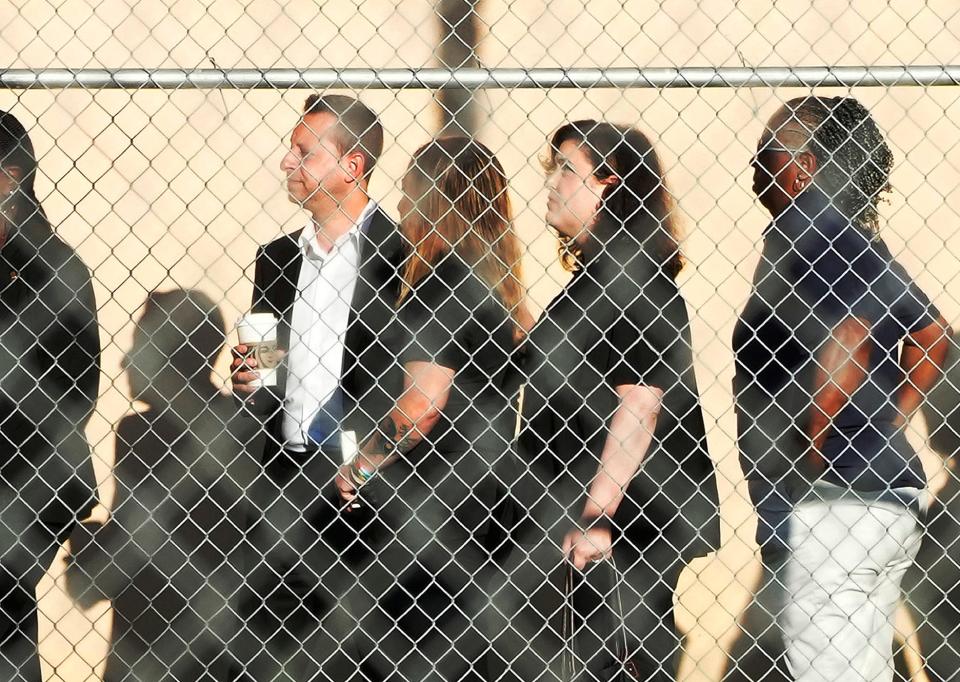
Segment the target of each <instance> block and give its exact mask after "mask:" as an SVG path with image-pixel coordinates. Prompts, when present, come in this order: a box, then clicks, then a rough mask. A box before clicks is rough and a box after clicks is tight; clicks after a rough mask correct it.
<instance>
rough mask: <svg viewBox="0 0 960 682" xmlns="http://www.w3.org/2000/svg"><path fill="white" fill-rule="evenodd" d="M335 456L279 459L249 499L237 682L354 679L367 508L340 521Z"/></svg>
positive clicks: (265, 471) (235, 649) (235, 647)
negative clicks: (355, 600)
mask: <svg viewBox="0 0 960 682" xmlns="http://www.w3.org/2000/svg"><path fill="white" fill-rule="evenodd" d="M339 463H340V457H339V454H338V453H335V452H334V453H325V452H311V453H308V454H304V453H293V452H286V451H284V452H280V453H278V454H277V455H276V456H274V457H272V458H271V459H270V460H269V461H267V462H265V464H264V469H263V472H262V474H261V475H260V476H258V477H257V479H256V480H255V482H254V484H253V486H252V487H251V490H250V495H249V504H248V512H247V533H246V540H245V551H244V552H243V554H244V557H245V559H244V563H245V566H244V574H245V576H246V578H245V585H244V588H243V589H242V590H241V594H240V595H239V599H238V602H239V606H238V610H239V614H240V618H241V620H242V623H241V624H240V629H239V633H238V635H237V636H236V637H235V638H234V640H233V642H232V646H231V649H232V651H233V654H232V655H233V658H234V661H235V665H234V667H235V670H236V673H235V674H234V675H233V678H234V679H237V680H254V681H256V682H261V681H264V682H265V681H267V680H270V681H273V680H291V681H292V680H296V681H297V682H302V681H303V680H312V679H317V680H328V679H329V680H350V679H353V678H355V677H356V676H357V675H358V671H359V670H360V667H361V661H360V659H359V656H358V650H357V649H356V645H355V641H356V637H357V635H358V631H359V630H358V627H357V625H358V623H357V617H356V616H355V614H354V613H353V611H352V609H351V608H350V603H351V599H352V593H353V592H355V590H356V589H357V579H356V575H357V571H358V568H359V567H360V566H361V565H362V564H363V563H365V562H367V561H369V557H370V550H369V548H368V547H367V546H365V544H364V540H363V538H364V527H365V526H369V525H370V524H371V523H372V522H373V521H374V520H375V517H374V516H373V512H372V510H371V509H369V508H364V509H361V510H354V511H351V512H350V513H349V514H346V513H343V510H342V504H341V502H340V498H339V497H338V496H337V495H336V490H335V487H334V476H335V475H336V471H337V467H338V465H339Z"/></svg>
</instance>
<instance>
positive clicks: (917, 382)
mask: <svg viewBox="0 0 960 682" xmlns="http://www.w3.org/2000/svg"><path fill="white" fill-rule="evenodd" d="M952 336H953V330H952V329H950V326H949V325H948V324H947V321H946V320H945V319H943V317H941V318H940V319H939V320H938V321H937V322H935V323H934V324H932V325H929V326H928V327H925V328H924V329H921V330H920V331H918V332H916V333H915V334H912V335H911V336H910V338H909V339H908V341H907V343H905V344H904V346H903V350H902V351H901V353H900V367H901V368H902V369H903V373H904V382H903V384H902V385H901V386H900V390H899V391H898V392H897V409H898V411H899V413H900V414H899V415H898V419H899V420H900V421H901V422H903V421H906V420H907V419H909V418H910V416H911V415H912V414H913V413H914V412H915V411H916V409H917V408H918V407H919V406H920V403H921V402H923V399H924V396H926V394H927V392H928V391H929V390H930V389H931V388H933V386H934V384H936V382H937V381H938V380H939V379H940V377H941V376H943V367H944V363H945V362H946V358H947V352H948V351H949V348H950V339H951V337H952Z"/></svg>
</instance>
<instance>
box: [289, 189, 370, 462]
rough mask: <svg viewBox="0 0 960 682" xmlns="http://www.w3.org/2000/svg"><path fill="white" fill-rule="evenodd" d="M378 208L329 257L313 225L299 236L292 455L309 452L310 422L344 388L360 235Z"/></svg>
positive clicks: (291, 392)
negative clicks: (346, 349)
mask: <svg viewBox="0 0 960 682" xmlns="http://www.w3.org/2000/svg"><path fill="white" fill-rule="evenodd" d="M376 209H377V204H376V202H375V201H373V200H370V201H368V202H367V205H366V206H365V207H364V209H363V212H362V213H361V214H360V217H359V218H358V219H357V222H356V223H355V224H354V226H353V227H352V228H351V229H350V231H349V232H347V233H346V234H344V235H342V236H341V237H340V238H339V239H337V240H336V241H335V242H334V244H333V248H332V249H330V251H329V253H324V252H323V251H322V250H321V249H320V246H319V244H318V243H317V235H316V228H315V226H314V223H313V221H311V222H310V223H309V224H308V225H307V226H306V227H305V228H304V229H303V232H302V233H301V234H300V239H299V243H300V249H301V253H302V256H303V265H302V266H301V268H300V278H299V280H298V281H297V298H296V299H295V301H294V303H293V315H292V318H291V322H290V348H289V349H288V352H287V357H286V363H287V386H286V395H285V396H284V400H283V425H282V435H283V440H284V443H283V446H284V447H285V448H287V449H289V450H295V451H300V452H302V451H304V450H306V447H307V443H308V442H309V439H308V437H307V430H308V429H309V428H310V423H311V422H312V421H313V419H314V417H315V416H316V415H317V414H318V412H319V411H320V408H321V407H322V406H323V405H324V404H325V403H326V402H327V401H328V400H329V399H330V397H331V396H332V395H333V393H334V391H335V390H336V389H337V386H338V385H339V383H340V378H341V377H340V375H341V373H342V371H343V351H344V340H345V337H346V333H347V324H348V322H349V320H350V304H351V301H352V300H353V290H354V289H355V288H356V284H357V277H358V276H359V267H360V234H361V231H363V230H365V229H366V228H367V225H368V223H369V221H370V219H371V218H372V217H373V212H374V211H375V210H376Z"/></svg>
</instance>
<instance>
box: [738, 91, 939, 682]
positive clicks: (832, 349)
mask: <svg viewBox="0 0 960 682" xmlns="http://www.w3.org/2000/svg"><path fill="white" fill-rule="evenodd" d="M753 167H754V179H753V189H754V192H755V193H756V194H757V197H758V198H759V200H760V203H761V204H762V205H763V206H764V207H765V208H766V209H767V210H768V211H769V212H770V214H771V215H772V217H773V222H772V223H771V224H770V225H769V227H767V229H766V230H765V231H764V233H763V238H764V239H763V252H762V255H761V258H760V262H759V264H758V266H757V270H756V273H755V275H754V280H753V291H752V294H751V296H750V299H749V300H748V302H747V304H746V306H745V308H744V310H743V312H742V314H741V315H740V319H739V320H738V322H737V325H736V328H735V330H734V335H733V347H734V352H735V355H736V375H735V379H734V392H735V397H736V406H737V419H738V437H739V448H740V454H741V465H742V466H743V469H744V474H745V475H746V477H747V479H748V485H749V491H750V496H751V499H752V501H753V503H754V505H755V507H756V509H757V513H758V517H759V522H758V531H757V539H758V542H759V544H760V547H761V554H762V556H763V560H764V563H765V565H766V567H767V568H768V569H769V570H770V572H771V573H772V574H773V575H774V576H776V578H777V581H778V583H779V584H782V585H783V588H784V592H785V604H783V608H782V609H781V610H780V612H779V618H778V620H779V621H780V622H779V625H780V627H781V629H782V635H783V639H784V645H785V651H786V653H785V657H784V658H785V663H786V666H787V668H788V669H789V672H790V674H791V676H792V677H793V679H796V680H800V681H802V682H803V681H807V680H853V679H858V680H859V679H862V680H890V679H892V677H893V667H892V639H893V625H892V614H893V613H894V609H895V607H896V604H897V600H898V597H899V594H900V582H901V580H902V578H903V575H904V573H905V572H906V570H907V569H908V568H909V566H910V565H911V564H912V563H913V561H914V558H915V557H916V554H917V550H918V548H919V545H920V540H921V534H922V527H923V516H924V513H925V507H926V502H927V499H926V498H927V495H926V492H925V486H926V479H925V476H924V473H923V469H922V467H921V464H920V460H919V458H918V456H917V453H916V452H915V451H914V450H913V448H912V447H911V446H910V445H909V443H908V442H907V439H906V436H905V433H904V429H905V424H906V423H907V421H908V419H909V417H910V416H911V415H912V414H913V412H914V411H915V410H916V409H917V407H918V406H919V405H920V403H921V402H922V401H923V400H924V397H925V395H926V393H927V391H928V390H929V389H930V387H932V386H933V384H934V383H935V382H936V380H937V378H938V377H939V376H940V375H941V373H942V367H943V362H944V358H945V355H946V351H947V347H948V340H949V338H950V335H951V330H950V328H949V326H948V325H947V323H946V321H945V320H944V318H943V317H942V316H941V315H940V313H939V312H938V311H937V309H936V308H935V307H934V306H933V305H932V304H931V302H930V300H929V299H928V298H927V296H926V295H925V294H924V293H923V292H922V291H921V290H920V288H919V287H918V286H917V285H916V284H915V283H914V282H913V280H912V279H911V278H910V276H909V275H908V274H907V272H906V270H905V269H904V268H903V266H902V265H900V263H898V262H897V260H896V259H895V258H894V257H893V255H892V254H891V252H890V250H889V248H888V247H887V245H886V244H885V243H884V242H883V240H882V239H881V238H880V237H879V236H878V232H879V223H880V218H879V213H878V204H879V202H880V200H881V198H882V197H883V195H884V194H885V193H887V192H889V191H890V171H891V168H892V167H893V153H892V152H891V150H890V147H889V146H888V145H887V143H886V141H885V139H884V136H883V133H882V132H881V131H880V129H879V128H878V126H877V124H876V122H875V121H874V119H873V117H872V116H871V115H870V112H869V111H868V110H867V109H866V108H865V107H864V106H863V105H862V104H861V103H860V102H858V101H857V100H856V99H853V98H851V97H834V98H824V97H812V96H811V97H806V98H799V99H793V100H790V101H788V102H787V103H786V104H785V105H784V106H783V107H781V108H780V109H779V110H778V111H777V112H776V113H775V114H774V115H773V117H772V118H771V119H770V121H769V122H768V124H767V126H766V129H765V130H764V132H763V135H762V136H761V138H760V143H759V146H758V149H757V153H756V155H755V156H754V160H753ZM901 346H902V350H900V349H901Z"/></svg>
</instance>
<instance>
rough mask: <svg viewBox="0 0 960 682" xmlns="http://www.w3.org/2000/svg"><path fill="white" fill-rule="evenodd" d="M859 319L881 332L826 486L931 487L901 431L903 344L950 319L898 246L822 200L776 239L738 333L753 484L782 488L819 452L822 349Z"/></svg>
mask: <svg viewBox="0 0 960 682" xmlns="http://www.w3.org/2000/svg"><path fill="white" fill-rule="evenodd" d="M851 315H853V316H856V317H858V318H860V319H862V320H864V321H865V322H866V323H867V324H868V325H869V329H870V336H869V339H870V343H871V347H872V350H871V352H870V357H869V363H868V367H867V368H866V369H867V373H866V378H865V379H864V381H863V383H862V384H861V386H860V388H859V389H858V390H857V391H856V392H855V393H854V394H853V396H851V399H850V400H849V402H848V404H847V405H846V406H845V407H844V408H843V409H842V410H841V412H840V414H839V415H837V417H836V418H835V419H834V420H833V422H832V424H831V425H830V426H829V427H828V428H829V430H828V435H827V437H826V442H825V443H824V446H823V454H824V456H825V458H826V459H827V462H828V468H827V471H826V473H825V480H827V481H829V482H831V483H835V484H837V485H841V486H844V487H849V488H852V489H854V490H861V491H869V490H883V489H886V488H896V487H905V486H916V487H923V486H924V485H925V483H926V479H925V476H924V474H923V469H922V467H921V465H920V461H919V458H918V457H917V455H916V452H914V450H913V448H911V447H910V445H909V443H908V442H907V439H906V437H905V435H904V433H903V431H902V429H898V428H897V427H896V426H895V425H894V422H895V420H896V418H897V416H898V411H897V407H896V392H897V390H898V386H899V385H900V384H901V382H902V381H903V378H904V377H903V371H902V370H901V369H900V366H899V362H898V360H899V344H900V342H901V341H902V340H903V338H904V337H905V336H907V335H908V334H910V333H913V332H916V331H918V330H920V329H922V328H924V327H926V326H928V325H930V324H932V323H934V322H936V321H937V319H938V317H939V312H938V311H937V310H936V308H935V307H934V306H933V305H932V304H931V303H930V301H929V299H928V298H927V297H926V296H925V295H924V293H923V292H922V291H921V290H920V289H919V288H918V287H917V286H916V284H915V283H914V282H913V281H912V280H911V279H910V277H909V275H908V274H907V272H906V270H905V269H904V268H903V267H902V266H901V265H900V264H899V263H898V262H897V261H896V260H895V259H894V258H893V256H892V254H891V253H890V251H889V249H888V248H887V246H886V244H885V243H884V242H883V241H882V240H881V239H879V238H875V237H873V236H871V235H869V234H867V233H866V232H864V231H863V230H862V229H860V228H859V227H857V226H855V225H852V224H851V223H850V221H849V220H848V219H847V218H845V217H844V216H843V215H841V214H840V212H839V211H837V210H836V209H835V208H834V207H833V206H832V204H831V202H830V201H829V199H827V198H826V197H825V196H824V195H823V194H822V193H820V192H819V191H818V190H815V189H810V190H807V191H806V192H804V193H803V194H801V195H800V196H799V197H797V199H796V201H795V202H794V205H793V206H791V207H790V208H789V209H788V210H787V211H785V212H784V213H783V214H782V215H781V216H779V217H778V218H777V219H776V220H775V221H774V222H773V223H771V225H770V226H769V227H768V228H767V229H766V230H765V231H764V243H763V253H762V255H761V259H760V263H759V264H758V266H757V270H756V273H755V275H754V281H753V291H752V294H751V296H750V299H749V300H748V302H747V304H746V306H745V307H744V310H743V313H742V314H741V315H740V318H739V320H738V321H737V324H736V327H735V329H734V334H733V349H734V353H735V357H736V374H735V377H734V395H735V399H736V411H737V422H738V424H737V426H738V444H739V448H740V458H741V465H742V466H743V469H744V473H745V475H746V476H747V478H748V479H750V480H753V481H765V482H768V483H771V484H773V485H777V486H780V485H781V484H783V483H785V482H788V481H789V480H790V479H791V478H792V477H794V476H795V475H796V469H795V466H794V465H795V464H796V463H797V462H798V461H799V460H800V458H801V457H802V456H803V455H804V453H805V452H806V451H807V450H808V448H809V446H810V439H809V436H808V435H807V434H808V424H809V417H810V414H811V407H812V404H813V401H812V396H811V393H812V389H813V381H814V373H815V370H816V368H817V364H816V359H817V355H818V352H819V350H820V349H821V348H822V346H823V345H824V344H825V343H826V342H827V340H828V339H829V336H830V333H831V330H832V329H834V328H835V327H836V326H837V325H838V324H839V323H840V322H841V321H842V320H844V319H845V318H848V317H850V316H851Z"/></svg>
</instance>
